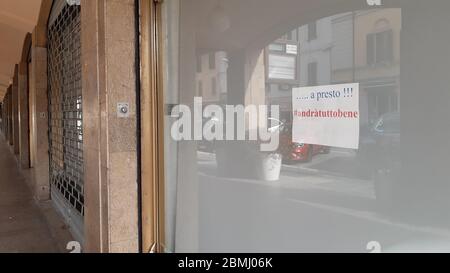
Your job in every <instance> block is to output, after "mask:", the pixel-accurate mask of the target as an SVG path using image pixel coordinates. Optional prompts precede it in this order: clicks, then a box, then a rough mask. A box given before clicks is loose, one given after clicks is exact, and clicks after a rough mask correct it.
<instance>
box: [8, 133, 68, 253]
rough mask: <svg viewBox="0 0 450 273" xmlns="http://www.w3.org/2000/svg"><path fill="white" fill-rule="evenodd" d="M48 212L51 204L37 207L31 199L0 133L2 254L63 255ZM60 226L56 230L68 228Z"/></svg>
mask: <svg viewBox="0 0 450 273" xmlns="http://www.w3.org/2000/svg"><path fill="white" fill-rule="evenodd" d="M50 210H52V208H50ZM48 211H49V207H48V203H42V205H38V204H37V203H36V201H35V200H34V199H33V198H32V196H31V191H30V189H29V187H28V186H27V184H26V181H25V177H24V176H23V174H22V173H21V172H20V170H19V169H18V167H17V163H16V160H15V158H14V156H13V155H12V153H11V152H10V149H9V147H8V145H7V144H6V143H5V141H4V138H3V137H2V135H1V134H0V253H5V252H7V253H41V252H44V253H48V252H50V253H52V252H61V251H62V249H61V243H60V242H59V238H57V237H58V235H56V236H55V232H54V230H55V227H52V226H50V224H49V222H48V221H47V220H48V217H47V214H48ZM51 213H53V212H51ZM57 223H58V225H60V226H59V227H56V229H65V227H64V226H63V224H61V223H62V222H57ZM57 233H58V232H57ZM57 233H56V234H57Z"/></svg>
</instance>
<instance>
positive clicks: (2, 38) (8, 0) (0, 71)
mask: <svg viewBox="0 0 450 273" xmlns="http://www.w3.org/2000/svg"><path fill="white" fill-rule="evenodd" d="M40 6H41V0H0V101H2V100H3V96H4V95H5V92H6V89H7V88H8V86H9V84H10V82H11V79H12V77H13V74H14V65H15V64H17V63H18V62H19V61H20V58H21V55H22V46H23V42H24V39H25V36H26V34H27V33H28V32H32V31H33V28H34V26H35V25H36V23H37V19H38V15H39V9H40Z"/></svg>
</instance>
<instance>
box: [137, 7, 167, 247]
mask: <svg viewBox="0 0 450 273" xmlns="http://www.w3.org/2000/svg"><path fill="white" fill-rule="evenodd" d="M162 2H163V0H139V4H140V27H141V36H140V61H141V71H140V73H141V75H140V76H141V102H140V103H141V196H140V198H141V201H140V203H141V204H140V206H141V228H142V230H141V232H142V242H141V244H142V251H143V252H145V253H161V252H164V249H165V246H164V242H165V240H164V238H165V237H164V236H165V235H164V228H165V225H164V222H165V220H164V211H165V206H164V112H165V111H164V92H163V63H164V61H163V54H162V18H161V15H162V9H161V4H162Z"/></svg>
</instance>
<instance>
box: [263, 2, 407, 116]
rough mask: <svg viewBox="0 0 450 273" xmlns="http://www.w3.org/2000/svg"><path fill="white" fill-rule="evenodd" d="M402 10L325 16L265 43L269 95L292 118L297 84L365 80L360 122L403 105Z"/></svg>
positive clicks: (360, 81)
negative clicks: (267, 44) (401, 87)
mask: <svg viewBox="0 0 450 273" xmlns="http://www.w3.org/2000/svg"><path fill="white" fill-rule="evenodd" d="M400 31H401V11H400V9H380V10H367V11H357V12H349V13H343V14H338V15H334V16H330V17H326V18H323V19H320V20H317V21H314V22H312V23H309V24H307V25H304V26H301V27H299V28H296V29H294V30H292V31H290V32H288V33H286V34H285V35H283V36H282V37H281V38H279V39H277V40H275V41H274V42H273V43H271V44H270V45H269V46H268V47H267V48H266V54H265V55H266V58H265V66H266V67H265V70H266V93H267V94H266V98H267V103H268V104H278V105H280V108H281V112H282V115H283V118H285V119H290V118H291V112H292V89H293V88H296V87H301V86H315V85H327V84H340V83H350V82H358V83H360V104H361V105H360V110H361V125H367V124H370V123H372V122H374V121H375V120H376V119H378V118H379V117H380V116H381V115H383V114H385V113H389V112H396V111H399V107H400V65H399V64H400Z"/></svg>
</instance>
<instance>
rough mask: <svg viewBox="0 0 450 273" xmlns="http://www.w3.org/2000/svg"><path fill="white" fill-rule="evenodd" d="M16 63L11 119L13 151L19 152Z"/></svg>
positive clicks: (16, 67)
mask: <svg viewBox="0 0 450 273" xmlns="http://www.w3.org/2000/svg"><path fill="white" fill-rule="evenodd" d="M18 81H19V80H18V65H17V64H16V66H15V69H14V78H13V84H12V107H13V108H12V110H13V114H12V120H13V145H14V153H15V154H16V155H18V154H19V152H20V151H19V90H18Z"/></svg>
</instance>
